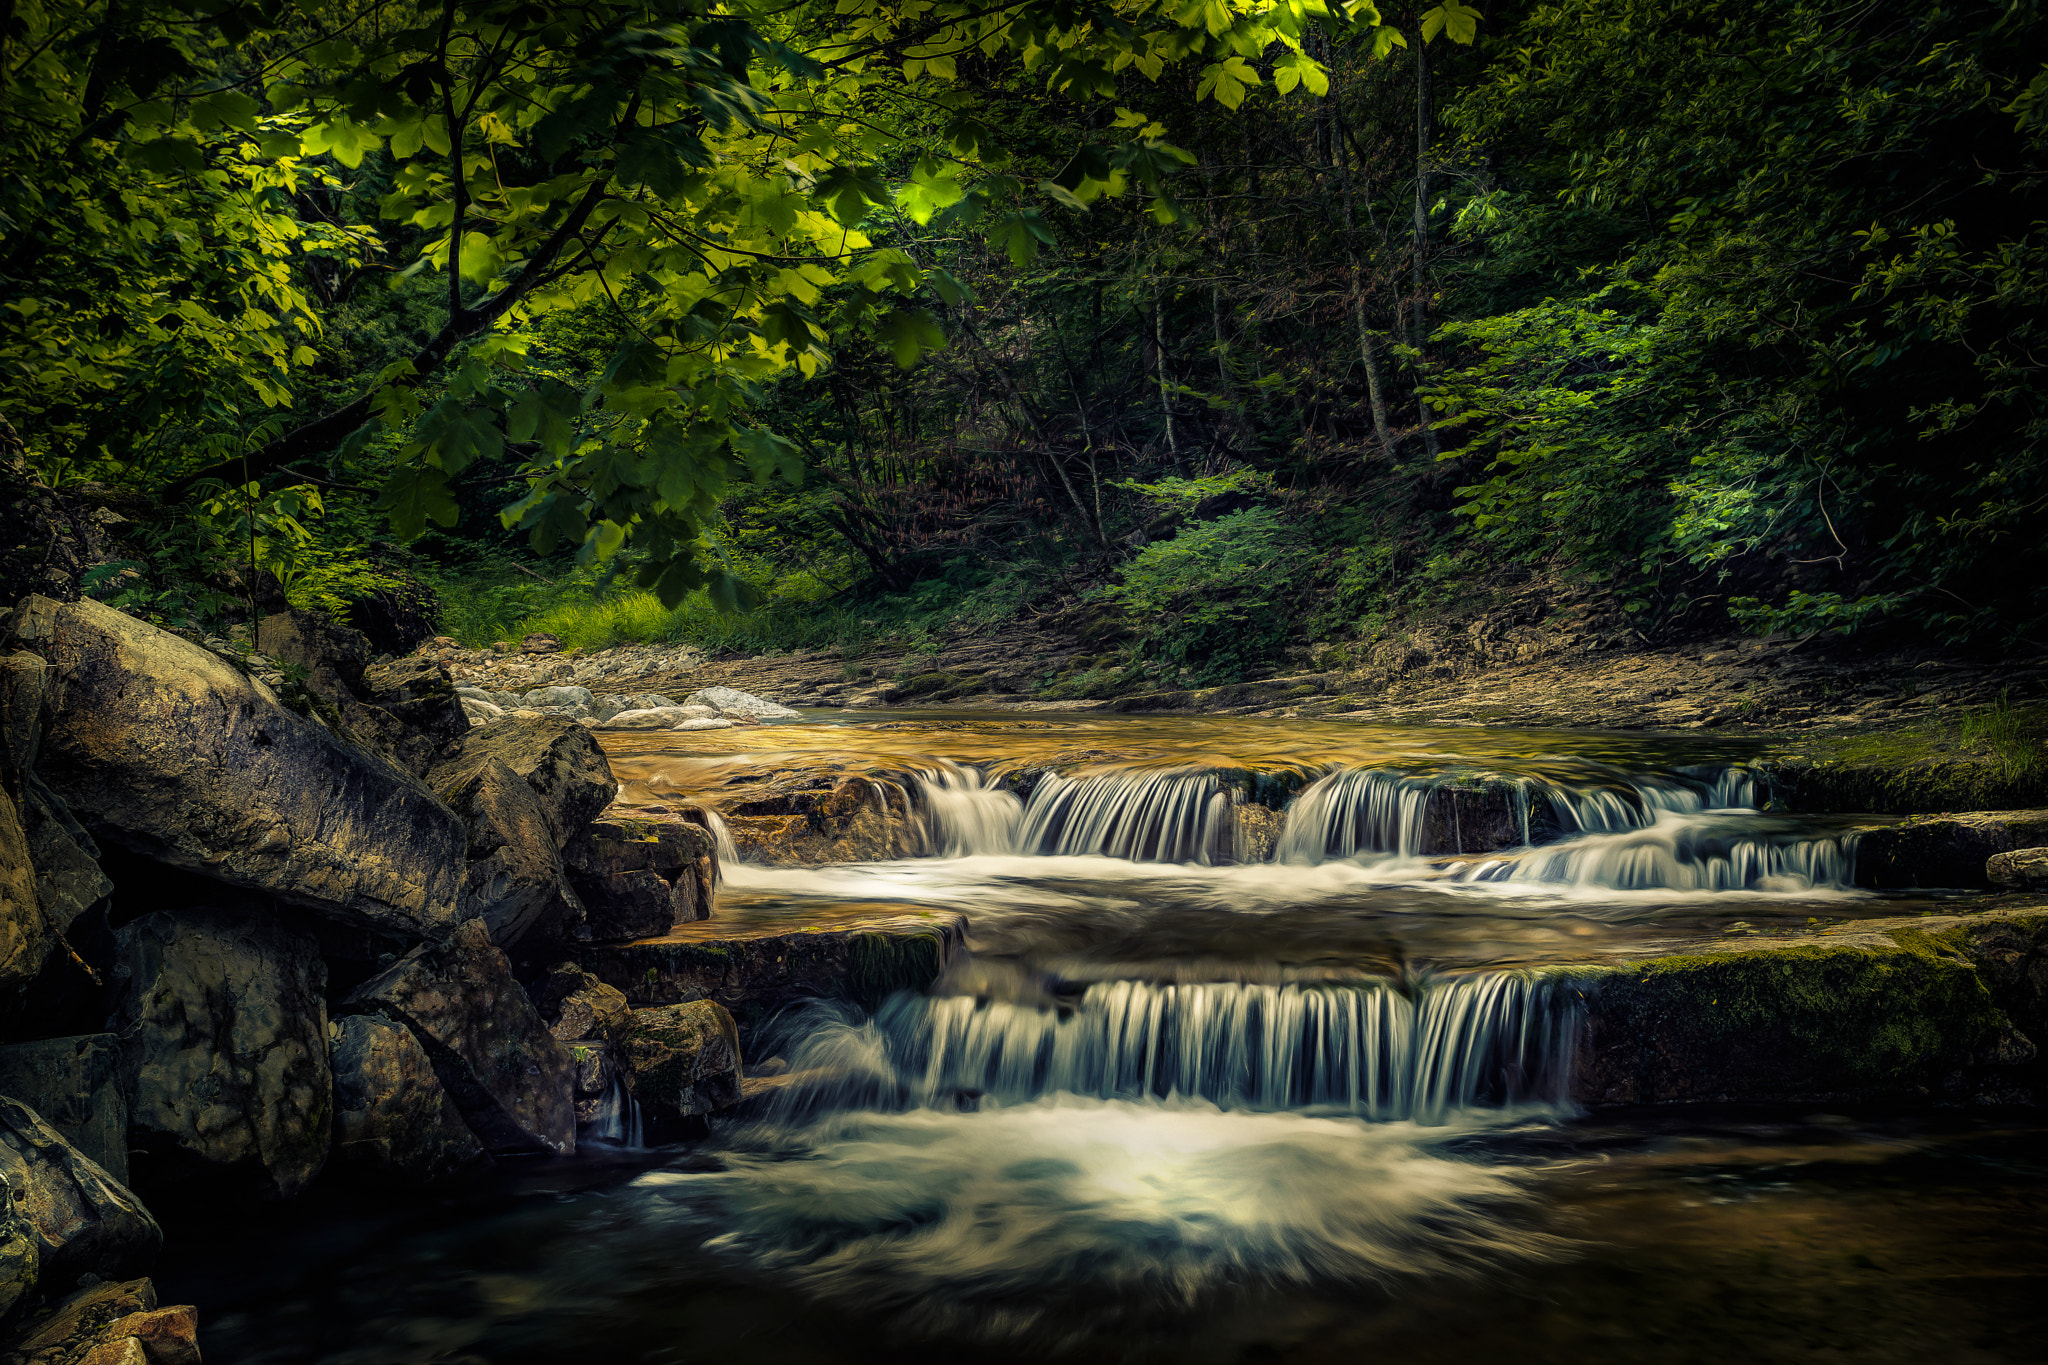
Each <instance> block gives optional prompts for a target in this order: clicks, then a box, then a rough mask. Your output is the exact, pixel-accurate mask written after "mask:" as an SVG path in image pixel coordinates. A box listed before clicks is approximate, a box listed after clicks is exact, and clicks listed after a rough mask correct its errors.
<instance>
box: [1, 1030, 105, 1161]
mask: <svg viewBox="0 0 2048 1365" xmlns="http://www.w3.org/2000/svg"><path fill="white" fill-rule="evenodd" d="M119 1043H120V1040H119V1039H118V1038H116V1037H115V1036H114V1035H113V1034H111V1033H88V1034H83V1035H80V1036H78V1037H74V1038H44V1039H42V1040H40V1041H38V1042H33V1043H10V1044H8V1045H7V1046H6V1047H0V1095H9V1096H12V1097H13V1098H15V1099H17V1100H20V1101H21V1102H22V1103H23V1104H26V1105H27V1106H28V1107H29V1108H31V1109H33V1110H35V1111H36V1112H37V1113H38V1114H41V1115H42V1116H43V1121H44V1122H45V1123H48V1124H49V1125H50V1126H51V1127H52V1128H55V1129H56V1130H57V1131H58V1132H60V1133H62V1134H63V1135H64V1140H65V1141H66V1142H69V1143H70V1144H71V1145H72V1146H73V1147H76V1148H77V1149H78V1150H79V1151H81V1152H83V1153H85V1154H86V1155H87V1156H88V1157H90V1158H92V1159H93V1160H94V1161H96V1162H98V1163H99V1164H100V1166H101V1167H102V1168H103V1169H105V1171H106V1172H107V1174H108V1175H111V1176H112V1177H114V1179H116V1180H118V1181H120V1182H121V1183H122V1184H124V1185H125V1184H127V1183H128V1101H127V1100H125V1099H123V1098H122V1096H121V1075H120V1048H119Z"/></svg>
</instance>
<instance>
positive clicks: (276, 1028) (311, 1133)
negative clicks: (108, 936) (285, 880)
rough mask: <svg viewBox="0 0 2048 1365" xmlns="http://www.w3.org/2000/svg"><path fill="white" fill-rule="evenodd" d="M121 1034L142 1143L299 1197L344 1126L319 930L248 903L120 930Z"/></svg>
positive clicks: (172, 1163)
mask: <svg viewBox="0 0 2048 1365" xmlns="http://www.w3.org/2000/svg"><path fill="white" fill-rule="evenodd" d="M115 938H116V940H117V942H118V944H119V948H118V954H117V957H116V959H115V963H114V969H113V988H114V992H115V997H116V1000H115V1006H114V1011H113V1018H112V1026H113V1030H114V1032H115V1033H116V1034H118V1035H119V1037H120V1048H121V1062H120V1070H121V1088H122V1091H123V1093H124V1095H125V1096H126V1098H127V1101H128V1116H129V1117H128V1121H129V1125H130V1137H131V1145H132V1146H133V1147H136V1148H139V1149H142V1150H144V1151H148V1152H149V1153H150V1154H151V1156H152V1159H153V1161H155V1162H156V1163H158V1165H159V1166H160V1167H161V1168H163V1169H164V1173H165V1175H166V1177H168V1175H169V1174H171V1173H174V1172H175V1170H176V1168H177V1167H180V1166H183V1167H185V1168H188V1169H189V1168H191V1167H192V1166H195V1165H197V1166H199V1167H201V1168H203V1169H208V1170H210V1171H212V1172H213V1173H215V1174H218V1175H222V1176H227V1177H230V1178H232V1179H235V1180H237V1181H238V1182H240V1183H243V1184H246V1185H248V1186H250V1187H253V1188H254V1190H255V1191H256V1192H257V1193H258V1194H259V1195H262V1196H264V1197H268V1198H276V1199H289V1198H290V1197H292V1196H293V1195H295V1194H297V1193H298V1192H299V1191H300V1190H302V1189H304V1188H305V1187H306V1185H307V1184H308V1183H310V1182H311V1181H312V1179H313V1177H314V1176H315V1175H317V1174H319V1171H320V1167H321V1165H322V1164H323V1163H324V1162H325V1161H326V1159H327V1147H328V1141H329V1137H330V1133H331V1130H332V1127H333V1103H334V1080H333V1077H332V1075H331V1073H330V1072H329V1070H328V1065H327V1003H326V997H325V994H324V993H325V990H326V986H327V966H326V964H325V963H324V962H322V961H321V960H320V948H319V944H318V942H317V941H316V940H315V939H314V938H313V936H312V935H311V934H308V933H302V932H298V931H296V930H293V929H289V928H287V927H285V926H284V925H283V924H281V923H279V922H278V921H277V920H276V919H275V918H274V917H272V916H271V915H268V914H263V913H260V912H254V911H246V910H226V909H213V908H207V907H193V908H191V909H185V910H180V911H178V912H177V913H176V914H172V913H169V912H165V911H157V912H155V913H153V914H148V915H144V916H143V917H142V918H141V919H138V920H136V921H135V922H133V923H132V924H128V925H125V926H123V927H122V928H121V929H120V930H118V931H117V932H116V934H115Z"/></svg>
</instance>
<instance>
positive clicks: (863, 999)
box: [845, 933, 946, 1009]
mask: <svg viewBox="0 0 2048 1365" xmlns="http://www.w3.org/2000/svg"><path fill="white" fill-rule="evenodd" d="M945 958H946V954H945V945H944V943H943V941H942V940H941V938H940V936H939V935H937V934H880V933H861V934H852V935H849V936H848V937H847V941H846V981H845V986H846V993H847V995H848V996H849V997H850V998H851V999H852V1000H853V1001H854V1002H855V1003H856V1004H859V1005H862V1006H864V1007H866V1008H868V1009H873V1008H875V1006H877V1005H879V1004H881V1003H882V1001H884V1000H886V999H888V998H889V997H890V996H891V995H894V994H895V993H896V992H897V991H921V990H923V989H924V988H925V987H927V986H929V985H931V984H932V982H934V981H936V980H938V978H939V972H940V970H941V969H942V967H943V966H944V965H945Z"/></svg>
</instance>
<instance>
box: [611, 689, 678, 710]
mask: <svg viewBox="0 0 2048 1365" xmlns="http://www.w3.org/2000/svg"><path fill="white" fill-rule="evenodd" d="M679 704H680V703H677V702H675V701H672V700H670V699H669V698H668V697H665V696H663V695H662V694H661V693H659V692H635V693H633V694H632V695H630V696H625V697H621V698H619V709H620V710H621V711H658V710H660V709H661V708H662V707H664V706H676V705H679Z"/></svg>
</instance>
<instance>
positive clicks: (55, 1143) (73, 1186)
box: [0, 1096, 164, 1284]
mask: <svg viewBox="0 0 2048 1365" xmlns="http://www.w3.org/2000/svg"><path fill="white" fill-rule="evenodd" d="M0 1175H5V1176H6V1178H7V1186H8V1189H9V1190H10V1191H11V1192H12V1196H11V1198H12V1207H13V1209H14V1211H15V1212H17V1213H19V1214H21V1215H22V1216H23V1217H25V1218H27V1219H28V1221H29V1222H30V1223H31V1224H32V1225H33V1226H34V1228H35V1232H36V1242H37V1247H38V1255H39V1257H40V1264H41V1266H42V1271H41V1274H42V1277H43V1279H44V1280H45V1281H47V1282H49V1283H53V1284H71V1283H72V1282H74V1281H75V1280H77V1278H78V1277H79V1276H80V1275H85V1274H93V1275H98V1276H100V1277H101V1278H102V1279H120V1278H121V1277H123V1276H126V1275H135V1274H139V1273H140V1272H142V1271H144V1270H147V1269H148V1268H149V1266H150V1264H151V1263H152V1262H153V1261H155V1260H156V1257H157V1253H158V1252H159V1251H161V1250H163V1244H164V1235H163V1230H162V1229H161V1228H159V1227H158V1226H157V1224H156V1219H154V1218H152V1217H150V1214H149V1210H148V1209H146V1208H144V1207H143V1206H142V1201H141V1200H139V1199H137V1198H136V1197H135V1195H134V1194H133V1192H131V1191H130V1190H129V1189H128V1187H127V1186H126V1185H123V1184H122V1183H121V1182H120V1181H118V1180H116V1179H114V1177H113V1176H111V1175H109V1174H108V1173H107V1171H106V1170H105V1168H103V1167H102V1166H100V1164H99V1163H98V1162H96V1161H94V1160H92V1159H91V1158H90V1157H88V1156H86V1155H85V1154H84V1153H83V1152H81V1151H79V1150H78V1149H77V1148H76V1147H73V1146H72V1145H71V1144H70V1143H68V1142H66V1141H65V1140H64V1135H63V1134H61V1133H59V1132H58V1131H57V1130H56V1129H55V1128H52V1127H51V1126H50V1125H49V1124H47V1123H45V1122H43V1119H42V1117H41V1116H40V1115H39V1114H37V1113H36V1111H35V1110H33V1109H31V1108H29V1107H28V1106H27V1105H25V1104H23V1103H21V1101H19V1100H16V1099H12V1098H9V1097H5V1096H0Z"/></svg>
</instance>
